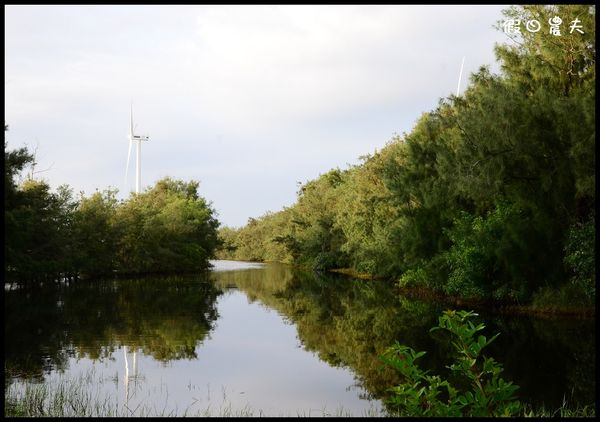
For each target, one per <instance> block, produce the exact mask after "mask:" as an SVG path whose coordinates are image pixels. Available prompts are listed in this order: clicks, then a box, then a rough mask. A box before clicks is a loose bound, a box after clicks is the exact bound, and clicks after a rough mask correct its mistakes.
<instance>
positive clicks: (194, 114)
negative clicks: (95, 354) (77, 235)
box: [4, 5, 509, 226]
mask: <svg viewBox="0 0 600 422" xmlns="http://www.w3.org/2000/svg"><path fill="white" fill-rule="evenodd" d="M503 8H505V6H400V5H399V6H358V5H354V6H302V5H296V6H117V5H112V6H5V10H4V11H5V81H4V87H5V97H4V103H5V123H6V124H8V125H9V131H8V132H7V133H6V135H5V136H6V139H7V140H8V147H9V149H14V148H18V147H21V146H28V148H29V149H30V150H35V151H36V158H37V166H36V167H35V171H36V172H38V171H39V173H36V177H38V178H42V179H45V180H46V181H48V182H49V183H50V185H51V186H52V187H53V188H56V187H57V186H59V185H61V184H68V185H69V186H71V187H72V188H73V190H74V191H75V193H78V192H79V191H84V192H85V193H86V194H90V193H93V192H94V191H95V190H96V189H99V190H103V189H106V188H108V187H114V188H117V189H119V191H120V193H119V197H121V198H124V197H127V195H128V194H129V192H130V191H132V190H134V188H135V186H134V185H135V150H134V151H133V153H132V156H131V163H130V165H129V177H128V179H127V180H126V179H125V168H126V164H127V153H128V139H127V134H128V130H129V110H130V104H131V103H132V102H133V108H134V120H135V123H136V124H137V126H136V132H138V133H141V134H147V135H149V136H150V141H149V142H146V143H144V144H143V146H142V186H143V187H148V186H151V185H153V184H154V183H155V182H156V181H157V180H159V179H160V178H162V177H165V176H171V177H174V178H178V179H183V180H190V179H194V180H198V181H200V193H201V195H202V196H204V197H205V198H207V199H208V200H210V201H212V203H213V207H214V208H215V209H216V210H217V212H218V218H219V220H220V221H221V222H222V223H223V224H224V225H228V226H242V225H244V224H245V223H246V221H247V220H248V218H249V217H258V216H260V215H263V214H264V213H265V212H266V211H278V210H280V209H282V208H283V207H284V206H289V205H292V204H293V203H294V202H295V199H296V190H297V188H298V186H297V183H298V182H302V183H304V182H306V181H308V180H311V179H314V178H316V177H318V176H319V174H322V173H325V172H326V171H328V170H330V169H332V168H335V167H339V168H346V167H347V165H348V164H356V163H358V162H359V160H358V157H359V156H361V155H365V154H368V153H373V152H374V151H375V150H377V149H381V148H382V147H383V146H384V145H385V144H386V142H388V141H389V140H390V139H391V138H392V137H393V136H394V135H395V134H402V133H403V132H410V130H411V129H412V127H413V125H414V123H415V121H416V119H417V118H418V117H419V116H420V115H421V113H423V112H424V111H428V110H431V109H433V108H435V106H436V105H437V103H438V100H439V98H440V97H444V96H448V95H450V94H451V93H454V92H455V91H456V88H457V83H458V75H459V70H460V64H461V61H462V57H463V56H465V57H466V59H465V66H464V73H463V80H462V86H461V91H463V90H464V87H465V85H466V84H467V83H468V75H469V73H471V72H473V71H475V70H477V69H478V68H479V66H481V65H489V66H490V68H491V69H492V71H497V70H498V66H497V64H496V61H495V57H494V53H493V47H494V44H495V43H505V42H509V39H508V38H507V36H506V35H505V34H504V33H502V32H501V31H498V30H496V29H495V28H494V27H493V26H494V25H495V24H496V22H498V21H499V20H501V19H502V15H501V10H502V9H503Z"/></svg>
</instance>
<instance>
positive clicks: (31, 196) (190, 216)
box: [4, 125, 219, 283]
mask: <svg viewBox="0 0 600 422" xmlns="http://www.w3.org/2000/svg"><path fill="white" fill-rule="evenodd" d="M6 130H8V127H7V126H6V125H5V131H6ZM34 158H35V157H34V156H33V155H32V154H31V153H30V152H29V151H28V149H27V148H26V147H23V148H20V149H16V150H9V149H8V146H7V143H6V140H5V142H4V160H5V167H4V168H5V170H4V229H5V238H4V257H5V263H4V269H5V274H4V275H5V282H17V283H32V282H33V283H36V282H43V281H53V280H59V279H61V278H64V277H67V278H71V277H90V278H91V277H99V276H106V275H113V274H145V273H167V272H168V273H174V272H193V271H198V270H203V269H206V268H208V266H209V264H208V260H209V258H211V257H212V256H213V254H214V250H215V248H216V246H217V242H218V239H217V228H218V226H219V222H218V221H217V219H216V217H215V211H214V210H213V208H212V206H211V204H209V203H208V202H207V201H206V200H205V199H204V198H203V197H201V196H199V194H198V186H199V183H198V182H197V181H193V180H192V181H189V182H184V181H181V180H174V179H171V178H169V177H166V178H164V179H162V180H159V181H158V182H157V183H156V184H155V185H154V186H153V187H152V188H149V189H147V190H146V191H145V192H143V193H140V194H137V195H136V194H131V196H130V197H129V198H128V199H127V200H124V201H119V200H117V198H116V194H117V190H116V189H106V190H104V191H101V192H100V191H96V192H95V193H93V194H92V195H90V196H85V195H84V193H81V194H80V195H79V197H78V198H75V197H74V195H73V191H72V189H70V188H69V187H68V186H67V185H63V186H60V187H59V188H58V189H57V191H56V192H52V191H51V189H50V186H49V185H48V183H46V182H45V181H42V180H37V179H34V178H32V177H26V178H25V180H24V181H22V182H21V183H19V182H18V181H17V178H18V176H19V174H20V173H21V172H22V171H23V169H24V168H25V167H26V166H27V165H28V164H29V163H32V162H33V161H34Z"/></svg>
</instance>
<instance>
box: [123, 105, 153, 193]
mask: <svg viewBox="0 0 600 422" xmlns="http://www.w3.org/2000/svg"><path fill="white" fill-rule="evenodd" d="M147 140H148V136H142V135H136V134H135V133H133V104H132V105H131V120H130V124H129V152H128V153H127V166H126V167H125V182H127V173H128V172H129V159H130V158H131V145H132V144H133V141H137V158H136V160H135V193H140V186H141V183H142V141H147Z"/></svg>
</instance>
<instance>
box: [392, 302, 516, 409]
mask: <svg viewBox="0 0 600 422" xmlns="http://www.w3.org/2000/svg"><path fill="white" fill-rule="evenodd" d="M474 316H477V314H476V313H474V312H472V311H471V312H467V311H450V310H449V311H445V312H444V313H443V315H442V316H440V317H439V323H438V326H437V327H433V328H432V329H431V330H430V331H435V330H439V329H444V330H446V331H449V332H450V333H451V334H452V337H453V341H452V345H453V346H454V348H455V349H456V351H457V356H456V360H455V362H454V363H453V364H452V365H450V366H448V368H450V369H451V370H452V371H453V373H454V374H455V375H456V376H457V379H456V381H455V382H454V384H451V383H450V382H449V381H448V380H444V379H442V378H441V377H440V376H439V375H430V374H429V371H424V370H423V369H421V368H419V366H418V365H417V364H415V361H416V360H417V359H419V358H421V357H422V356H423V355H425V353H426V352H415V350H413V349H412V348H410V347H408V346H403V345H401V344H398V343H396V344H395V345H393V346H391V347H389V348H388V349H387V350H386V352H385V353H384V354H383V356H381V359H382V360H383V361H384V362H385V363H386V364H388V365H390V366H392V367H393V368H395V369H396V370H398V371H399V372H400V373H401V374H402V375H403V376H404V377H405V382H404V383H403V384H400V385H398V386H395V387H393V388H391V392H392V393H393V395H392V397H391V398H390V399H388V403H389V404H391V405H392V406H393V407H394V408H395V409H396V411H397V412H398V414H399V415H400V416H516V415H518V414H519V413H520V412H521V408H522V406H521V403H520V402H519V401H518V400H517V397H516V394H515V393H516V391H517V390H518V389H519V387H518V386H517V385H513V383H512V382H507V381H505V380H504V379H502V378H500V376H499V375H500V373H501V372H502V371H503V368H502V365H501V364H500V363H498V362H496V361H495V360H494V359H493V358H487V357H485V356H482V355H481V351H482V350H483V348H484V347H486V346H487V345H488V344H490V343H491V342H492V341H494V339H496V337H498V335H499V333H498V334H496V335H494V336H493V337H491V338H490V339H487V338H486V337H485V336H483V335H479V336H478V337H477V338H475V334H476V333H477V332H479V331H481V330H483V329H484V328H485V325H484V324H482V323H481V324H478V325H474V324H473V322H472V321H470V320H469V319H470V318H472V317H474ZM462 386H467V387H462Z"/></svg>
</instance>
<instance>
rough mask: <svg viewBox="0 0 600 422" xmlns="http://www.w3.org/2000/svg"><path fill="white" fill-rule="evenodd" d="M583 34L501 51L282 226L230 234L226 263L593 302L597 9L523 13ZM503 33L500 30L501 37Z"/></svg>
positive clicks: (291, 212)
mask: <svg viewBox="0 0 600 422" xmlns="http://www.w3.org/2000/svg"><path fill="white" fill-rule="evenodd" d="M503 14H504V16H505V18H507V19H515V20H519V21H520V22H522V24H523V25H524V23H525V22H527V21H528V20H531V19H537V20H539V21H547V20H548V19H549V18H551V17H553V16H555V15H558V16H560V17H561V18H562V19H563V22H571V21H574V20H575V19H579V22H580V23H581V25H582V26H583V28H584V33H583V34H580V33H578V32H573V33H572V34H571V33H569V32H568V29H564V30H563V34H562V36H555V35H552V34H550V33H548V32H544V31H539V32H528V31H525V29H524V27H523V30H522V31H521V35H520V38H519V39H517V40H516V42H513V43H510V44H503V45H496V47H495V54H496V57H497V60H498V62H499V63H500V66H501V71H500V73H499V74H492V73H491V72H490V71H489V70H488V68H486V67H481V68H480V69H479V70H478V71H477V72H476V73H474V74H472V75H471V77H470V84H469V86H468V88H467V89H466V90H465V92H464V94H463V95H461V96H450V97H447V98H443V99H441V100H440V101H439V105H438V106H437V108H436V109H434V110H432V111H429V112H426V113H423V114H422V116H421V117H420V118H419V119H418V121H417V122H416V124H415V126H414V128H413V129H412V131H411V132H410V133H408V134H403V135H402V136H396V137H394V138H393V139H392V140H391V141H389V142H388V143H387V144H386V145H385V147H384V148H382V149H381V150H380V151H376V152H375V153H373V154H370V155H367V156H365V157H362V160H361V163H360V164H358V165H354V166H350V167H349V168H347V169H339V168H337V169H332V170H330V171H328V172H327V173H325V174H322V175H320V176H319V177H318V178H317V179H315V180H311V181H308V182H307V183H305V184H304V185H302V186H301V187H300V189H299V191H298V193H297V201H296V203H295V204H293V205H292V206H290V207H287V208H284V209H283V210H281V211H278V212H268V213H267V214H265V215H263V216H261V217H259V218H251V219H249V221H248V223H247V225H246V226H244V227H241V228H231V227H222V228H221V229H220V231H219V236H220V238H221V240H222V243H223V246H222V248H221V250H220V251H219V252H218V256H219V257H221V258H229V259H240V260H254V261H280V262H287V263H293V264H299V265H305V266H310V267H312V268H314V269H317V270H327V269H333V268H352V269H354V270H356V271H359V272H366V273H369V274H371V275H375V276H381V277H386V278H390V279H394V280H397V281H398V283H399V284H400V285H401V286H406V287H426V288H430V289H434V290H437V291H441V292H444V293H446V294H449V295H457V296H462V297H473V298H482V299H490V300H499V301H517V302H522V301H531V300H534V299H535V297H538V298H539V297H542V296H544V295H547V294H548V292H550V294H551V295H557V294H558V295H562V297H564V298H565V300H567V301H568V300H575V299H577V300H580V301H581V303H588V304H590V303H591V304H593V303H594V297H595V258H594V246H595V79H596V78H595V76H596V72H595V57H596V50H595V7H594V6H589V5H558V6H543V5H532V6H519V7H510V8H508V9H506V10H504V11H503ZM500 28H501V25H498V29H500Z"/></svg>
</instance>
